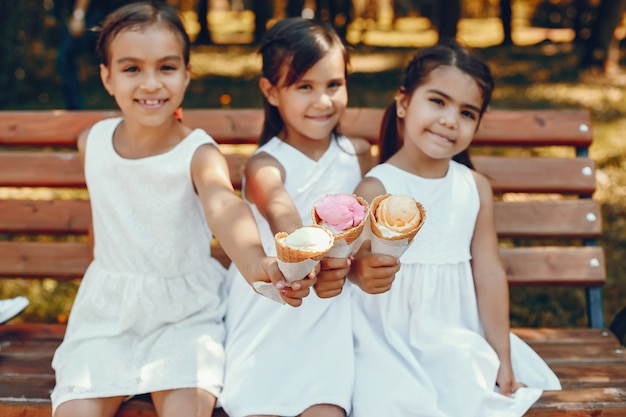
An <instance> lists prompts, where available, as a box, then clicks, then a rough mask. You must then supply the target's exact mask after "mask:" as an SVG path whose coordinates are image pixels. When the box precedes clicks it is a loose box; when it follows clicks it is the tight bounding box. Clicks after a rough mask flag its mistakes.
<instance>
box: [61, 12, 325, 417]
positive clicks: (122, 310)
mask: <svg viewBox="0 0 626 417" xmlns="http://www.w3.org/2000/svg"><path fill="white" fill-rule="evenodd" d="M98 52H99V54H100V57H101V60H102V61H101V62H102V64H101V66H100V74H101V78H102V82H103V84H104V86H105V88H106V90H107V91H108V92H109V93H110V94H111V95H112V96H114V97H115V100H116V102H117V104H118V105H119V107H120V109H121V111H122V114H123V117H121V118H113V119H107V120H104V121H102V122H99V123H96V124H95V125H94V126H93V127H92V128H91V129H89V130H87V131H85V132H83V133H81V135H80V137H79V139H78V148H79V152H80V155H81V157H82V158H83V163H84V166H85V178H86V182H87V186H88V189H89V194H90V199H91V208H92V218H93V227H94V238H95V246H94V259H93V261H92V262H91V264H90V265H89V268H88V269H87V271H86V273H85V275H84V278H83V281H82V283H81V286H80V289H79V291H78V294H77V296H76V300H75V301H74V305H73V308H72V312H71V314H70V319H69V323H68V327H67V332H66V335H65V339H64V341H63V343H62V344H61V346H60V347H59V348H58V350H57V351H56V353H55V356H54V359H53V362H52V366H53V367H54V369H55V371H56V386H55V388H54V390H53V392H52V395H51V397H52V407H53V414H54V415H55V416H56V417H62V416H79V415H83V416H87V415H88V416H113V415H114V414H115V413H116V410H117V409H118V408H119V406H120V404H121V403H122V401H123V400H124V399H125V398H127V397H129V396H133V395H136V394H143V393H151V394H152V399H153V401H154V405H155V408H156V411H157V413H158V414H159V415H160V416H177V417H180V416H210V415H211V413H212V411H213V408H214V406H215V402H216V397H217V396H218V395H219V393H220V390H221V387H222V383H223V367H224V348H223V342H224V335H225V331H224V323H223V315H224V311H225V307H224V299H223V295H222V294H221V291H222V284H223V280H224V277H225V271H224V269H223V268H222V267H221V265H220V264H219V263H218V262H217V261H216V260H215V259H213V258H212V257H211V249H210V248H211V246H210V245H211V239H212V233H215V236H216V237H217V238H218V239H219V240H220V242H221V244H222V246H223V247H224V249H225V250H226V252H227V253H228V255H229V256H230V258H231V259H232V260H233V262H234V263H235V264H236V265H237V266H238V267H239V268H240V269H241V270H242V271H245V273H244V276H245V278H246V280H248V281H250V282H251V283H253V282H255V281H265V282H268V281H271V282H273V283H275V285H278V283H282V282H284V281H283V280H284V277H283V275H282V274H281V273H280V271H279V270H278V266H277V263H276V260H275V259H271V258H267V257H266V255H265V253H264V251H263V247H262V245H261V240H260V236H259V234H258V230H257V227H256V223H255V222H254V218H253V216H252V213H251V212H250V209H249V207H248V205H247V204H246V203H245V202H244V201H243V200H241V199H240V198H239V197H237V195H236V194H235V193H234V190H233V188H232V185H231V183H230V177H229V173H228V166H227V163H226V161H225V158H224V157H223V156H222V154H221V153H220V152H219V150H218V148H217V144H216V143H215V142H214V141H213V139H212V138H211V137H210V136H208V135H207V134H206V133H205V132H204V131H202V130H198V129H197V130H191V129H190V128H188V127H187V126H185V125H183V124H182V123H180V122H179V121H178V120H176V118H175V116H174V113H175V111H176V109H177V108H178V107H179V105H180V104H181V102H182V100H183V96H184V94H185V89H186V88H187V85H188V84H189V80H190V74H189V38H188V37H187V35H186V33H185V30H184V27H183V25H182V23H181V21H180V19H179V17H178V16H177V14H176V12H174V11H172V10H171V9H169V8H168V7H167V6H164V5H159V4H157V2H154V3H135V4H133V5H129V6H126V7H123V8H121V9H119V10H118V11H116V12H113V13H112V14H111V15H110V16H109V17H108V18H107V19H106V21H105V22H104V24H103V27H102V30H101V34H100V38H99V41H98ZM299 282H300V285H301V289H300V290H299V291H296V290H290V291H291V292H286V293H285V294H284V296H285V301H288V302H292V303H295V300H297V299H298V298H302V297H304V296H306V295H308V292H309V290H308V288H307V286H308V285H311V284H312V283H314V282H315V279H312V280H306V281H299Z"/></svg>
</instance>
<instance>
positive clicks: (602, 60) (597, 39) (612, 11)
mask: <svg viewBox="0 0 626 417" xmlns="http://www.w3.org/2000/svg"><path fill="white" fill-rule="evenodd" d="M625 8H626V0H602V2H600V5H599V6H598V17H597V19H596V20H595V22H594V24H593V26H592V27H591V36H590V37H589V40H588V41H587V42H586V44H585V47H584V50H583V55H582V58H581V61H580V67H581V68H591V67H599V68H602V69H604V68H606V67H607V66H611V65H613V66H615V65H617V63H616V62H609V61H608V57H609V53H608V52H609V46H610V45H611V41H612V39H613V38H614V32H615V28H616V27H617V25H618V24H619V22H620V20H621V18H622V13H623V12H624V9H625Z"/></svg>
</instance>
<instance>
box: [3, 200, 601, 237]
mask: <svg viewBox="0 0 626 417" xmlns="http://www.w3.org/2000/svg"><path fill="white" fill-rule="evenodd" d="M495 217H496V230H497V232H498V235H499V236H500V237H547V238H549V237H571V238H589V237H599V236H600V235H601V234H602V221H601V219H602V216H601V213H600V204H599V203H598V202H596V201H594V200H588V199H586V200H567V201H532V202H507V203H503V202H496V206H495ZM90 222H91V213H90V207H89V201H82V200H79V201H76V200H0V233H3V232H4V233H67V234H84V233H87V232H88V230H89V226H90Z"/></svg>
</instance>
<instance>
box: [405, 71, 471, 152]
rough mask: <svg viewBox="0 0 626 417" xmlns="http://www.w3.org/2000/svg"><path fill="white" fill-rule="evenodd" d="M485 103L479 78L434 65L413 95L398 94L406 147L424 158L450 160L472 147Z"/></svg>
mask: <svg viewBox="0 0 626 417" xmlns="http://www.w3.org/2000/svg"><path fill="white" fill-rule="evenodd" d="M482 104H483V97H482V95H481V90H480V88H479V86H478V84H477V83H476V81H475V80H474V79H473V78H472V77H471V76H470V75H468V74H466V73H464V72H463V71H461V70H460V69H458V68H457V67H453V66H448V65H443V66H439V67H437V68H435V69H434V70H433V71H432V72H431V73H430V74H429V75H428V79H427V81H426V82H425V83H424V84H422V85H420V86H419V87H417V88H416V89H415V91H414V92H413V94H412V95H410V96H409V95H408V94H406V93H403V92H400V93H399V94H398V102H397V115H398V118H399V119H402V125H403V129H404V130H403V132H404V145H403V147H405V148H406V147H410V148H411V149H407V150H409V151H412V152H417V155H419V156H420V157H421V158H428V159H431V160H442V161H446V162H447V161H448V160H449V159H451V158H452V157H453V156H454V155H456V154H458V153H459V152H461V151H463V150H465V149H466V148H468V147H469V145H470V143H471V142H472V139H473V138H474V133H475V132H476V129H477V127H478V123H479V121H480V109H481V107H482Z"/></svg>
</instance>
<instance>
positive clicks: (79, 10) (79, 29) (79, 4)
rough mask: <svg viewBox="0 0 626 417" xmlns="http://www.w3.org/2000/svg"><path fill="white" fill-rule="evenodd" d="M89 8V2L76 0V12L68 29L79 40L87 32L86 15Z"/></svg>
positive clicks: (87, 0)
mask: <svg viewBox="0 0 626 417" xmlns="http://www.w3.org/2000/svg"><path fill="white" fill-rule="evenodd" d="M87 7H89V0H76V3H75V4H74V11H73V12H72V16H71V17H70V21H69V23H68V27H69V30H70V33H71V34H72V36H73V37H75V38H78V37H80V36H82V34H83V33H84V32H85V13H87Z"/></svg>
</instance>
